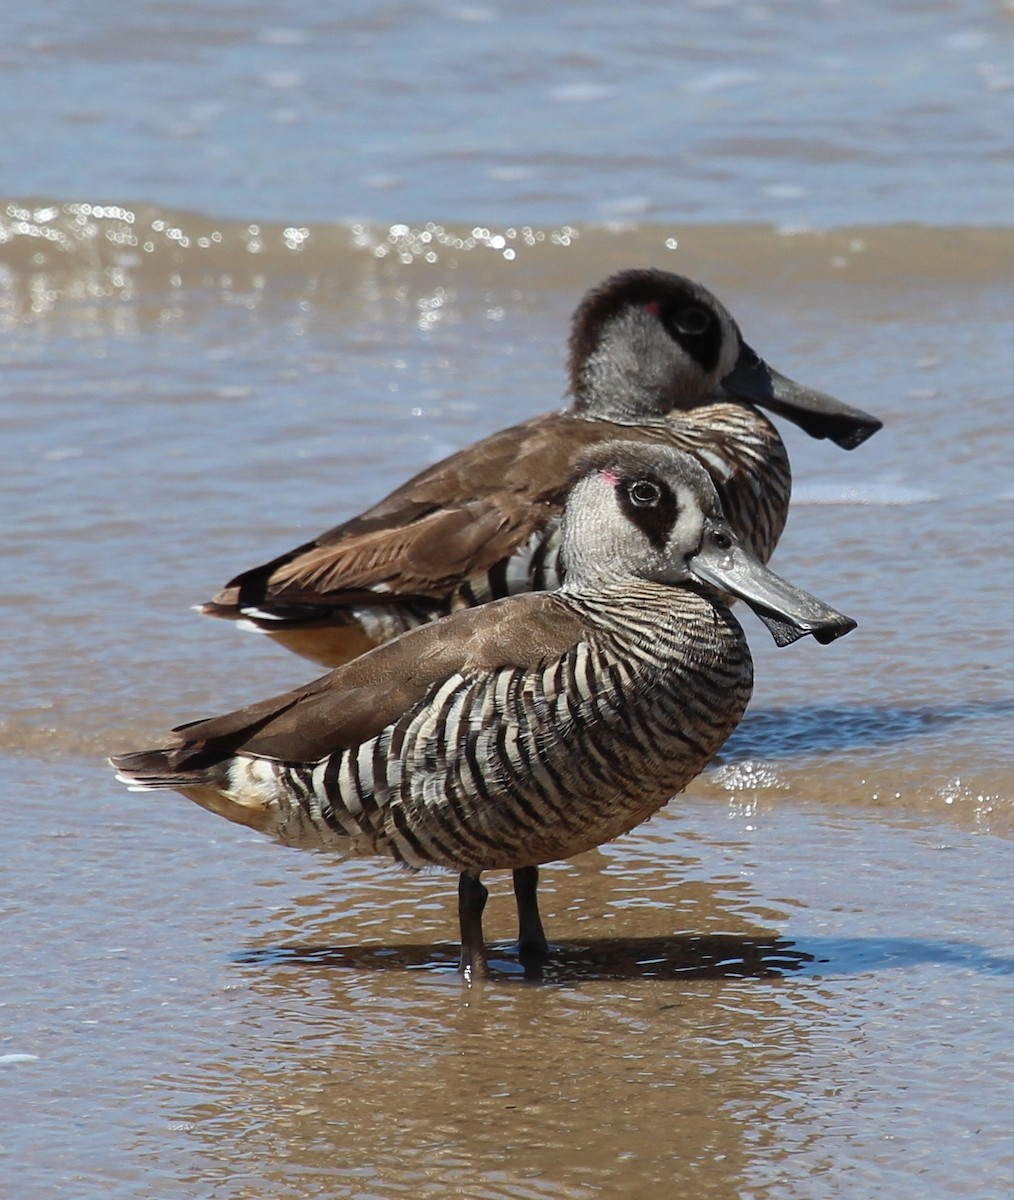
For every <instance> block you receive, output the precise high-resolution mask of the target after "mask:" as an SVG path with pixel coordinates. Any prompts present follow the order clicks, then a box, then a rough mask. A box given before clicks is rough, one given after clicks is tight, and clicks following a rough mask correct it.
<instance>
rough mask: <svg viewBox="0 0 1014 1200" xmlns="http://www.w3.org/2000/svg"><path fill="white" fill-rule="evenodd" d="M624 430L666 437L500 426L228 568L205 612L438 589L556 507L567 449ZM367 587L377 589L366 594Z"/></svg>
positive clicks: (565, 476)
mask: <svg viewBox="0 0 1014 1200" xmlns="http://www.w3.org/2000/svg"><path fill="white" fill-rule="evenodd" d="M628 436H629V437H631V438H638V439H640V440H645V439H651V438H654V437H657V438H661V439H667V434H666V431H665V429H664V428H659V429H657V430H653V429H645V428H643V427H636V426H631V427H624V426H620V425H616V424H614V423H611V422H599V421H594V420H588V419H585V418H581V417H576V416H574V415H573V414H571V413H553V414H549V415H547V416H543V417H537V418H535V419H534V420H532V421H528V422H527V423H525V424H524V425H517V426H514V427H513V428H511V429H504V430H501V431H500V432H499V433H495V434H493V435H492V436H491V437H488V438H486V439H484V440H483V441H481V442H477V443H475V445H473V446H470V447H468V449H466V450H462V451H460V452H459V453H457V454H454V455H451V457H450V458H446V459H444V460H443V461H442V462H439V463H436V464H435V465H434V466H432V467H428V468H427V469H426V470H424V471H422V472H420V473H419V474H418V475H416V476H415V477H414V478H413V479H410V480H409V481H408V482H407V483H405V484H403V485H402V486H401V487H400V488H398V489H397V490H396V491H394V492H392V493H391V494H390V495H389V496H387V497H386V498H385V499H384V500H381V501H380V503H379V504H376V505H374V506H373V508H370V509H368V510H367V511H366V512H364V513H362V514H361V515H360V516H358V517H354V518H352V519H351V520H350V521H346V522H345V523H344V524H342V525H338V526H336V527H335V528H334V529H330V530H328V532H327V533H324V534H322V535H321V536H320V537H318V538H316V539H314V541H312V542H307V543H306V544H304V545H303V546H299V547H297V548H296V549H295V550H292V551H290V552H289V553H288V554H283V555H281V556H280V557H279V558H276V559H274V560H273V561H271V562H269V563H265V564H264V565H263V566H261V567H255V568H254V569H253V570H251V571H247V572H245V573H244V574H242V575H239V576H237V577H236V578H235V579H233V580H232V581H231V582H230V583H229V584H228V585H227V587H226V588H225V590H223V591H222V592H220V593H219V595H218V596H216V597H215V599H214V600H213V601H212V602H211V603H210V605H208V606H206V611H208V612H209V613H210V614H211V615H236V614H235V612H233V613H232V614H230V613H229V612H228V611H224V610H228V609H229V608H230V607H231V608H233V609H234V608H235V607H236V606H237V605H240V604H242V605H243V606H245V607H256V606H257V605H258V604H265V605H266V606H267V607H270V605H271V604H272V603H278V604H283V605H284V604H292V605H314V604H317V605H320V606H322V607H332V606H334V605H335V604H336V603H339V604H362V603H369V602H374V603H376V602H383V600H384V599H385V598H387V599H389V598H390V597H391V596H400V597H405V596H427V597H442V596H445V595H446V594H447V593H448V592H450V591H451V590H452V589H453V587H454V586H455V585H456V584H458V583H460V582H461V580H462V579H466V578H468V577H470V576H474V575H478V574H480V573H482V572H484V571H487V570H489V569H490V568H491V567H492V566H493V565H494V564H495V563H497V562H499V561H500V560H501V559H503V558H506V557H507V556H509V555H510V554H512V553H513V552H514V551H515V550H517V549H518V548H519V547H520V546H522V545H523V544H524V543H525V542H526V541H527V540H528V538H529V537H530V536H531V535H532V533H534V532H535V531H536V530H538V529H540V528H542V527H543V525H545V523H546V522H547V521H548V520H550V519H551V518H552V517H554V516H558V515H559V514H560V512H561V511H562V508H563V500H564V491H565V489H566V485H567V482H568V480H569V476H570V470H571V466H572V463H573V460H574V458H575V456H576V454H577V453H578V452H580V451H581V450H583V449H585V448H587V447H589V446H591V445H594V444H595V443H596V442H598V441H602V440H606V439H615V438H617V437H628ZM377 585H381V586H382V588H383V591H382V592H379V593H377V592H373V591H371V590H370V589H373V588H375V587H377Z"/></svg>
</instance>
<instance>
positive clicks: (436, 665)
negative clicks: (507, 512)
mask: <svg viewBox="0 0 1014 1200" xmlns="http://www.w3.org/2000/svg"><path fill="white" fill-rule="evenodd" d="M563 545H564V553H565V555H566V559H567V562H568V575H567V579H566V582H565V584H564V586H563V588H562V589H561V590H560V591H559V592H555V593H528V594H525V595H520V596H515V597H511V598H508V599H505V600H501V601H498V602H495V603H491V604H488V605H485V606H483V607H480V608H475V609H469V610H467V611H463V612H460V613H456V614H454V615H452V616H450V617H448V618H446V619H445V620H442V621H438V622H436V623H434V624H432V625H427V626H424V627H420V628H417V629H415V630H413V631H411V632H409V633H407V634H405V635H403V636H402V637H399V638H397V639H396V640H394V641H391V642H388V643H387V644H385V645H383V646H380V647H378V648H377V649H375V650H373V651H371V652H370V653H368V654H366V655H364V656H362V657H361V658H359V659H357V660H355V661H353V662H351V663H349V664H347V665H346V666H344V667H341V668H339V669H338V670H336V671H333V672H332V673H331V674H329V675H326V676H324V677H322V678H321V679H318V680H316V681H315V682H314V683H311V684H309V685H308V686H307V687H305V688H303V689H300V690H299V691H296V692H291V693H288V694H287V695H284V696H281V697H277V698H275V699H272V700H268V701H264V702H262V703H261V704H255V705H252V706H251V707H249V708H247V709H243V710H241V711H240V712H236V713H231V714H229V715H227V716H225V717H220V718H214V719H212V720H209V721H199V722H195V723H193V724H190V725H185V726H181V727H180V728H179V729H178V730H176V731H174V737H173V738H172V739H171V740H170V742H169V743H168V744H167V745H166V746H165V747H163V748H159V749H155V750H149V751H140V752H137V753H131V754H124V755H118V756H117V757H116V758H114V759H113V760H112V761H113V763H114V765H115V766H116V767H118V769H119V771H120V777H121V778H123V779H124V780H125V781H126V782H128V783H130V784H131V785H132V786H134V787H138V788H140V789H149V788H161V787H170V788H175V789H177V790H179V791H181V792H182V793H183V794H184V795H187V796H189V797H191V798H192V799H193V800H195V801H196V802H197V803H199V804H201V805H202V806H204V807H205V808H208V809H210V810H211V811H213V812H217V813H219V814H220V815H222V816H225V817H227V818H229V819H230V820H233V821H237V822H239V823H242V824H245V825H249V826H252V827H254V828H256V829H259V830H261V831H262V832H264V833H267V834H269V835H270V836H272V837H274V838H276V839H278V840H279V841H281V842H283V843H285V844H287V845H291V846H297V847H302V848H307V849H315V850H323V851H326V852H329V853H332V854H335V855H339V856H347V855H382V856H385V857H388V858H390V859H393V860H394V861H396V862H400V863H403V864H405V865H407V866H409V867H413V868H419V867H424V866H428V865H436V866H442V867H447V868H450V869H452V870H456V871H458V872H460V873H461V874H462V893H463V902H462V933H463V947H464V948H463V966H464V967H466V968H469V969H472V968H474V969H483V968H484V962H485V959H484V956H483V950H482V942H481V927H480V925H479V924H478V916H477V915H476V908H478V913H479V914H481V900H482V898H483V896H484V889H482V888H481V884H479V882H478V875H479V873H480V872H481V871H485V870H492V869H512V870H514V871H515V878H516V881H518V885H519V887H518V891H519V905H520V910H521V914H522V915H521V924H522V941H523V942H527V943H528V948H529V949H530V950H531V949H534V950H540V949H544V944H545V943H544V937H542V934H541V925H539V924H538V915H537V907H536V906H535V895H534V887H535V878H536V876H535V875H533V874H532V869H533V868H535V867H537V865H538V864H540V863H545V862H549V861H552V860H554V859H559V858H566V857H569V856H571V855H574V854H577V853H579V852H581V851H583V850H587V849H589V848H591V847H593V846H597V845H600V844H601V843H603V842H606V841H608V840H610V839H612V838H614V837H616V836H618V835H619V834H621V833H623V832H624V831H626V830H628V829H630V828H632V827H633V826H635V825H637V824H639V823H640V822H641V821H643V820H645V819H646V818H647V817H649V816H650V815H651V814H652V813H653V812H655V811H657V810H658V808H659V807H661V806H662V805H663V804H664V803H665V802H666V801H667V800H668V799H669V798H670V797H671V796H672V795H673V794H674V793H676V792H678V791H680V790H681V789H682V788H683V787H684V786H685V785H686V784H687V783H688V782H689V781H690V780H691V779H692V778H693V777H694V776H695V775H697V774H698V772H699V771H700V770H701V769H702V768H703V767H704V766H705V764H706V763H707V762H708V761H709V759H710V758H711V757H712V756H713V755H714V753H715V752H716V751H717V750H718V748H719V747H720V746H721V745H722V743H723V742H724V741H725V739H726V738H727V737H728V735H729V733H730V732H731V731H732V729H733V728H735V726H736V724H737V723H738V721H739V720H740V718H741V716H742V714H743V710H744V708H745V707H746V704H747V701H748V699H749V696H750V690H751V685H752V665H751V660H750V654H749V650H748V648H747V644H746V639H745V637H744V635H743V631H742V629H741V627H740V626H739V624H738V622H737V620H736V618H735V617H734V616H733V615H732V613H731V612H730V610H729V609H728V608H727V607H726V606H725V605H724V603H722V601H720V600H719V599H718V598H717V592H716V591H714V590H712V589H719V588H721V589H723V590H724V589H725V588H726V587H728V588H729V590H731V591H733V592H735V593H736V594H738V595H741V596H742V597H743V598H744V599H746V600H747V602H748V603H750V604H751V605H753V606H754V607H755V608H756V609H757V611H758V612H760V613H761V615H762V616H765V619H774V620H775V623H776V625H777V626H778V628H779V629H780V630H781V631H782V637H781V640H783V641H786V640H790V639H791V637H795V636H802V634H803V633H808V632H809V633H813V634H814V636H816V637H817V638H818V639H819V640H830V639H831V638H833V637H837V636H839V635H840V634H842V633H845V632H847V631H848V630H849V629H850V628H852V625H853V623H852V622H851V621H849V620H848V619H847V618H844V617H842V616H841V615H840V614H838V613H835V612H834V611H833V610H831V609H828V608H827V607H826V606H825V605H823V604H821V602H819V601H817V600H815V599H814V598H813V597H811V596H807V595H806V593H803V592H800V591H799V590H798V589H794V588H792V587H791V585H788V584H785V583H784V582H782V581H780V580H778V578H777V577H776V576H774V575H772V574H771V573H770V572H769V571H767V570H766V568H764V567H762V566H761V565H760V564H759V563H757V562H756V561H754V560H752V559H750V558H749V557H748V556H747V555H746V554H745V552H744V551H742V549H741V548H739V547H738V544H737V543H736V541H735V538H734V536H733V535H732V533H731V530H730V528H729V525H728V523H727V522H726V521H725V520H724V517H723V515H722V511H721V508H720V505H719V502H718V497H717V495H716V493H715V490H714V487H713V486H712V484H711V481H710V479H709V478H708V476H707V474H706V473H705V472H704V471H703V469H702V468H701V467H700V465H699V464H698V463H697V462H696V461H695V460H693V459H692V458H690V457H689V456H688V455H684V454H681V453H679V452H677V451H674V450H672V449H669V448H666V447H662V446H651V445H631V444H629V443H610V444H606V445H604V446H600V447H598V448H597V449H596V450H594V451H592V452H591V453H590V454H589V455H588V456H587V457H586V458H585V459H584V460H583V462H582V463H581V464H580V466H579V468H578V475H577V479H576V482H575V483H574V486H573V490H572V492H571V494H570V498H569V500H568V505H567V510H566V515H565V519H564V525H563ZM750 580H753V581H754V582H753V584H751V583H750ZM751 587H752V588H753V590H751ZM788 625H791V626H792V627H793V629H794V632H793V633H792V634H790V635H788V636H786V635H784V630H785V628H786V627H787V626H788ZM526 914H527V915H526ZM469 921H473V922H474V923H473V924H472V925H470V924H469Z"/></svg>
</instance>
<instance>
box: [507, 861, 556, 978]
mask: <svg viewBox="0 0 1014 1200" xmlns="http://www.w3.org/2000/svg"><path fill="white" fill-rule="evenodd" d="M538 887H539V868H538V867H517V868H516V869H515V871H514V898H515V899H516V900H517V902H518V957H519V958H520V959H521V961H522V962H524V961H525V959H529V960H540V961H545V959H547V958H548V957H549V943H548V942H547V941H546V935H545V933H544V932H543V929H542V918H541V917H540V916H539V897H538V895H537V894H536V893H537V891H538Z"/></svg>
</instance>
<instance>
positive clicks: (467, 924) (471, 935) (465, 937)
mask: <svg viewBox="0 0 1014 1200" xmlns="http://www.w3.org/2000/svg"><path fill="white" fill-rule="evenodd" d="M488 895H489V892H488V891H487V890H486V888H485V886H484V885H483V883H482V880H481V879H480V878H479V872H478V871H462V872H461V874H460V875H459V876H458V920H459V922H460V923H461V961H460V963H459V964H458V970H459V971H460V972H461V973H462V975H464V976H465V978H466V979H484V978H485V977H486V976H487V975H488V974H489V966H488V965H487V963H486V943H485V942H484V941H483V939H482V910H483V909H484V908H485V907H486V897H487V896H488Z"/></svg>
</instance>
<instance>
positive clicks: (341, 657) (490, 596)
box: [198, 268, 881, 667]
mask: <svg viewBox="0 0 1014 1200" xmlns="http://www.w3.org/2000/svg"><path fill="white" fill-rule="evenodd" d="M568 374H569V381H570V382H569V395H570V403H569V405H568V406H567V407H566V408H565V409H563V410H562V411H557V412H552V413H547V414H543V415H541V416H537V417H534V418H532V419H530V420H528V421H525V422H523V423H522V424H519V425H514V426H512V427H510V428H508V429H503V430H501V431H499V432H497V433H494V434H492V435H491V436H489V437H486V438H484V439H482V440H481V441H478V442H475V443H474V444H472V445H470V446H468V447H467V448H465V449H463V450H460V451H458V452H457V453H455V454H452V455H450V456H449V457H447V458H444V459H443V460H442V461H440V462H438V463H435V464H434V465H432V466H429V467H427V468H425V469H424V470H422V471H420V472H419V473H418V474H417V475H415V476H414V477H413V478H411V479H409V480H408V481H407V482H406V483H404V484H402V485H401V486H400V487H398V488H396V489H395V490H394V491H393V492H391V493H390V494H389V495H388V496H386V497H385V498H384V499H382V500H380V501H379V502H378V503H377V504H375V505H373V507H372V508H368V509H367V510H366V511H365V512H362V513H360V515H359V516H356V517H352V518H351V519H349V520H347V521H344V522H343V523H342V524H340V525H337V526H335V527H334V528H333V529H330V530H328V531H327V532H325V533H322V534H320V535H319V536H318V537H315V538H313V539H312V540H310V541H307V542H304V543H302V544H301V545H299V546H296V547H295V548H294V549H292V550H289V551H287V552H285V553H283V554H281V555H279V556H277V557H275V558H273V559H271V560H270V561H269V562H266V563H263V564H262V565H260V566H257V567H253V568H251V569H249V570H246V571H243V572H242V573H240V574H238V575H236V576H235V577H234V578H233V579H231V580H230V581H229V582H228V583H227V584H226V585H225V587H224V588H223V589H222V590H221V591H219V592H218V594H217V595H215V596H214V597H213V599H211V600H209V601H207V602H206V603H204V604H202V605H200V606H198V611H199V612H201V613H203V614H204V615H206V616H210V617H217V618H220V619H224V620H230V621H233V622H235V623H237V624H238V625H240V626H241V627H243V628H245V629H251V630H255V631H258V632H261V633H264V634H267V635H268V636H269V637H270V638H271V639H272V640H274V641H275V642H276V643H279V644H281V645H282V646H284V647H285V648H287V649H288V650H290V651H293V652H295V653H297V654H300V655H302V656H304V657H306V658H309V659H311V660H312V661H314V662H316V663H317V664H319V665H321V666H324V667H336V666H340V665H341V664H342V663H344V662H347V661H349V660H350V659H351V658H354V657H356V656H357V655H358V654H361V653H363V652H364V651H366V650H368V649H370V648H371V647H373V646H376V645H378V644H380V643H382V642H384V641H386V640H388V639H389V638H392V637H395V636H397V635H399V634H401V633H404V632H405V631H406V630H408V629H411V628H413V627H415V626H417V625H420V624H424V623H426V622H428V621H432V620H435V619H437V618H438V617H441V616H445V615H446V614H448V613H449V612H453V611H455V610H457V609H459V608H465V607H473V606H475V605H479V604H483V603H488V602H490V601H492V600H497V599H500V598H502V597H505V596H508V595H515V594H518V593H522V592H527V591H542V590H553V589H555V588H557V587H559V586H560V583H561V582H562V580H563V578H564V573H565V568H564V563H563V560H562V558H561V555H560V547H561V537H560V517H561V514H562V511H563V501H564V496H565V492H566V482H567V474H568V471H569V467H570V463H571V460H572V458H573V456H574V454H575V453H577V452H580V451H582V450H587V449H591V448H593V447H594V446H596V445H599V444H601V443H603V442H606V441H611V440H615V439H617V438H620V439H624V440H628V441H631V442H644V441H649V442H657V443H659V444H662V445H670V446H675V447H676V448H678V449H681V450H685V451H688V452H689V453H691V454H693V455H694V456H696V457H697V459H698V460H699V461H700V462H701V463H702V465H703V466H704V467H705V469H706V470H707V471H708V473H709V474H710V476H711V478H712V480H713V482H714V484H715V487H716V488H717V489H718V493H719V496H720V498H721V502H722V504H723V506H724V509H725V513H726V515H727V517H728V519H729V521H730V523H731V524H732V526H733V529H734V530H735V532H736V533H737V535H738V536H739V537H740V538H741V539H742V540H743V541H744V542H745V544H746V546H747V547H748V548H749V549H750V550H751V551H752V553H753V554H755V555H756V556H757V557H759V558H760V559H761V561H762V562H767V561H768V559H769V558H770V557H771V553H772V551H773V550H774V548H775V545H776V543H777V542H778V539H779V537H780V536H781V533H782V530H783V528H784V525H785V520H786V516H787V513H788V507H789V495H790V490H791V474H790V469H789V461H788V455H787V453H786V449H785V445H784V443H783V442H782V439H781V437H780V436H779V434H778V431H777V430H776V428H775V427H774V425H773V424H772V423H771V422H770V421H769V420H768V419H767V417H766V416H765V415H764V414H763V413H762V412H761V411H760V408H762V407H763V408H766V409H767V410H769V411H771V412H773V413H775V414H778V415H780V416H783V417H787V418H788V419H789V420H791V421H793V422H795V423H796V424H797V425H798V426H800V427H801V428H802V429H803V430H805V431H806V432H807V433H808V434H810V435H812V436H813V437H815V438H828V439H830V440H831V441H833V442H834V443H836V444H837V445H838V446H841V447H843V448H844V449H852V448H854V447H856V446H858V445H860V444H861V443H862V442H863V441H865V440H866V439H867V438H868V437H870V436H871V435H872V434H873V433H875V432H876V431H877V430H878V429H880V428H881V422H880V421H879V420H878V419H877V418H876V417H873V416H871V415H870V414H868V413H865V412H863V411H861V410H859V409H856V408H853V407H851V406H849V405H847V404H844V403H842V402H841V401H838V400H835V399H833V398H832V397H830V396H827V395H825V394H824V393H821V392H818V391H815V390H813V389H810V388H806V387H803V386H802V385H800V384H797V383H795V382H793V381H792V380H791V379H788V378H787V377H786V376H784V375H781V374H779V373H778V372H777V371H775V370H774V369H772V368H771V367H769V366H768V365H767V364H766V363H765V362H764V361H763V360H762V359H761V358H760V357H759V356H758V355H757V354H756V353H755V352H754V351H753V350H752V349H751V348H750V346H749V345H748V344H747V343H746V342H745V341H744V340H743V337H742V334H741V332H740V330H739V326H738V325H737V324H736V322H735V320H734V319H733V317H732V316H731V314H730V313H729V312H728V311H727V309H726V308H725V307H724V306H723V305H722V304H721V303H720V301H719V300H718V299H717V298H716V297H715V296H714V295H712V293H711V292H710V291H708V289H707V288H705V287H704V286H703V285H701V284H699V283H696V282H694V281H693V280H690V279H687V278H685V277H683V276H680V275H675V274H672V273H670V272H667V271H662V270H658V269H654V268H645V269H630V270H624V271H620V272H618V273H616V274H614V275H612V276H611V277H610V278H608V279H607V280H605V281H604V282H603V283H602V284H600V285H599V286H598V287H595V288H593V289H592V290H591V291H589V292H588V293H587V294H586V295H585V296H584V298H583V299H582V301H581V303H580V304H579V306H578V308H577V310H576V312H575V314H574V318H573V323H572V330H571V334H570V346H569V367H568Z"/></svg>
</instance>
